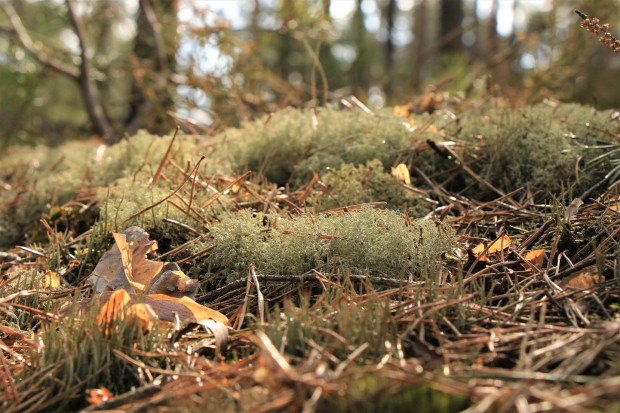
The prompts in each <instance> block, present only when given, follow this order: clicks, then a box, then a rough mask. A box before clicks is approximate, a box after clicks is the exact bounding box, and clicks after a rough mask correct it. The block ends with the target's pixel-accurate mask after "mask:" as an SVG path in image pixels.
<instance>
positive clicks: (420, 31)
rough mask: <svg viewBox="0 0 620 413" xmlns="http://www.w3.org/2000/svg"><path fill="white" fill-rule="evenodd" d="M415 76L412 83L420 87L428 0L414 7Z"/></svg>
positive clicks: (413, 85) (415, 87)
mask: <svg viewBox="0 0 620 413" xmlns="http://www.w3.org/2000/svg"><path fill="white" fill-rule="evenodd" d="M413 13H414V17H413V43H412V47H413V78H412V79H411V85H412V88H413V89H414V90H417V89H419V88H420V85H421V84H422V75H423V69H424V61H425V60H426V59H425V58H424V57H423V55H424V51H425V49H426V0H421V1H418V3H417V5H416V6H415V7H414V9H413Z"/></svg>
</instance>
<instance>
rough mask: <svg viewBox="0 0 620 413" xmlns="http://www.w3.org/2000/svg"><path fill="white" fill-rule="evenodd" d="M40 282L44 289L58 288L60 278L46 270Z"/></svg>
mask: <svg viewBox="0 0 620 413" xmlns="http://www.w3.org/2000/svg"><path fill="white" fill-rule="evenodd" d="M42 281H43V285H44V286H45V287H46V288H60V277H59V276H58V274H56V273H55V272H53V271H50V270H47V272H46V273H45V275H43V280H42Z"/></svg>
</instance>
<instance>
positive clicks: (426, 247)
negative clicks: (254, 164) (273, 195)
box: [209, 208, 454, 280]
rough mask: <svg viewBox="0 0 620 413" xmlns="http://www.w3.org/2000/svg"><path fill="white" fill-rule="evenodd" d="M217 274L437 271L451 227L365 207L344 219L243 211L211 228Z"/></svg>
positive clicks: (449, 240)
mask: <svg viewBox="0 0 620 413" xmlns="http://www.w3.org/2000/svg"><path fill="white" fill-rule="evenodd" d="M211 235H212V237H213V242H214V244H215V249H214V250H213V252H212V253H211V256H210V258H209V262H210V264H211V266H212V271H213V272H214V273H216V274H221V275H225V276H226V277H227V278H228V279H229V280H232V279H237V278H242V277H246V276H247V271H248V268H249V265H250V264H254V265H256V267H257V269H258V271H260V272H261V273H263V274H303V273H305V272H306V271H309V270H311V269H313V268H317V267H321V266H322V268H323V271H333V272H341V273H346V272H347V271H350V272H351V273H356V274H371V275H378V276H385V277H391V278H399V277H403V276H406V275H409V274H419V273H421V272H422V271H424V269H425V268H429V267H432V266H434V265H436V263H437V262H438V261H439V260H440V258H441V256H442V254H444V253H446V252H448V251H450V250H451V249H452V247H453V243H454V236H453V233H452V231H451V230H450V229H448V228H447V227H444V226H443V225H441V224H435V223H434V222H433V221H429V220H411V221H409V220H407V219H406V218H405V217H403V216H402V215H401V214H399V213H397V212H394V211H381V210H374V209H371V208H364V209H363V210H362V211H360V212H350V213H342V214H340V215H304V216H300V217H295V218H281V217H278V219H277V223H276V220H275V218H274V217H268V216H263V215H256V214H252V213H251V212H249V211H241V212H238V213H236V214H234V216H233V217H231V218H225V219H223V220H222V222H221V223H219V224H217V225H215V226H213V227H212V228H211Z"/></svg>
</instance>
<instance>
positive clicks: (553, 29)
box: [0, 0, 620, 145]
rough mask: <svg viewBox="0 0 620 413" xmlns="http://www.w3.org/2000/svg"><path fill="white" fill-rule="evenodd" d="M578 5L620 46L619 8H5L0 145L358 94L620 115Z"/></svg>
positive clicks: (519, 0)
mask: <svg viewBox="0 0 620 413" xmlns="http://www.w3.org/2000/svg"><path fill="white" fill-rule="evenodd" d="M575 8H579V9H582V10H583V11H584V12H585V13H587V14H589V15H591V16H598V17H599V18H601V20H602V21H603V22H606V23H610V25H611V31H612V33H615V34H616V36H617V35H618V32H617V30H620V22H619V20H620V3H619V2H618V1H615V0H609V1H600V0H583V1H579V2H578V1H575V0H567V1H559V0H437V1H429V0H244V1H241V0H239V1H233V0H230V1H209V0H203V1H198V0H196V1H191V0H177V1H169V0H122V1H121V0H100V1H93V0H65V1H62V0H55V1H51V0H49V1H48V0H14V1H8V0H0V108H1V110H0V136H1V139H2V142H3V145H7V144H11V143H16V142H35V141H41V140H42V141H45V142H46V143H55V142H60V141H62V140H64V139H73V138H80V137H84V136H91V135H93V134H95V135H98V136H101V137H103V138H104V139H105V140H106V141H107V142H110V143H111V142H114V141H116V140H117V139H119V137H121V136H123V134H125V133H132V132H134V131H136V130H137V129H147V130H149V131H150V132H153V133H158V134H166V133H169V132H170V130H171V129H172V127H173V126H174V125H175V124H177V123H179V124H181V125H182V126H183V127H184V128H187V129H189V130H191V131H197V132H200V133H212V132H214V131H216V130H218V129H219V128H221V127H224V126H229V125H238V124H239V123H240V122H241V121H243V120H246V119H252V118H254V117H256V116H258V115H262V114H264V113H269V112H273V111H276V110H278V109H279V108H282V107H285V106H288V105H293V106H304V105H306V106H315V105H320V104H324V103H326V102H328V101H337V100H339V99H340V98H342V97H344V96H346V95H349V94H353V95H355V96H356V97H358V98H359V99H360V100H362V101H363V102H365V103H367V104H369V105H371V106H375V107H380V106H385V105H393V104H397V103H403V102H406V101H408V100H411V99H412V97H413V96H415V95H419V94H421V93H424V91H425V90H427V87H428V86H429V85H434V86H435V87H436V88H438V89H440V90H445V91H449V92H450V93H453V94H460V95H461V96H462V97H464V98H468V97H475V96H477V95H483V94H488V93H491V94H496V95H501V96H503V97H505V98H507V99H508V100H509V101H510V102H511V103H513V104H515V105H517V104H522V103H528V102H536V101H540V100H542V99H544V98H556V99H560V100H565V101H577V102H582V103H588V104H593V105H595V106H597V107H599V108H609V107H617V106H619V100H620V97H619V95H618V93H617V91H616V88H614V87H610V85H614V84H615V83H614V82H615V81H616V80H617V78H618V70H619V67H620V59H619V58H618V56H616V55H614V54H613V53H612V52H610V50H609V49H606V48H605V47H604V45H601V44H600V43H598V42H597V41H596V39H595V38H592V37H591V36H589V35H588V33H587V32H586V31H584V30H583V29H582V28H580V27H579V22H580V19H579V17H578V16H577V15H576V14H575V13H574V9H575Z"/></svg>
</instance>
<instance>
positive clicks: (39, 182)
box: [0, 96, 620, 412]
mask: <svg viewBox="0 0 620 413" xmlns="http://www.w3.org/2000/svg"><path fill="white" fill-rule="evenodd" d="M345 106H350V108H340V109H336V108H328V109H320V110H316V111H314V110H295V109H290V110H289V109H287V110H283V111H282V112H281V113H280V112H279V113H276V114H274V115H272V116H270V117H267V118H265V119H261V120H259V121H255V122H252V123H249V124H247V125H244V126H243V127H241V128H238V129H229V130H226V131H224V132H222V133H219V134H216V135H213V136H210V135H201V131H191V130H190V132H191V133H187V134H179V135H178V136H176V134H175V137H163V138H160V137H154V136H151V135H148V134H146V133H143V132H141V133H139V134H138V135H136V136H134V137H131V138H128V139H125V140H123V141H122V142H120V143H118V144H117V145H114V146H112V147H106V146H104V145H101V144H100V143H98V142H94V141H88V142H69V143H67V144H65V145H63V146H61V147H57V148H45V147H35V148H9V150H7V151H5V152H6V153H5V154H4V155H2V158H1V159H0V162H2V165H3V167H2V170H1V171H0V208H1V209H0V231H1V234H2V235H1V238H2V239H1V240H0V248H1V250H2V252H0V320H1V322H0V372H1V373H0V383H1V385H0V388H1V391H0V409H1V410H2V411H4V412H21V411H67V410H73V411H75V410H79V409H84V410H85V411H92V410H108V411H109V410H115V411H158V412H159V411H254V412H263V411H264V412H267V411H303V412H313V411H356V412H357V411H379V410H381V411H384V412H387V411H403V410H411V409H415V411H428V412H452V411H463V410H467V411H472V412H473V411H476V412H485V411H489V412H491V411H493V412H497V411H518V412H533V411H536V412H539V411H540V412H543V411H564V410H566V411H573V412H586V411H593V410H594V411H620V403H619V402H618V397H617V394H618V392H620V359H619V358H618V354H620V353H619V350H620V334H619V332H620V285H619V261H620V196H619V195H620V194H619V192H620V184H619V183H618V176H620V122H619V120H618V118H619V114H618V113H617V112H613V111H606V112H604V111H595V110H593V109H592V108H587V107H582V106H577V105H565V104H559V103H557V102H545V103H542V104H539V105H536V106H532V107H524V108H517V109H511V108H509V107H508V105H506V104H505V103H504V102H502V101H497V100H484V101H476V102H473V101H472V102H463V101H460V100H458V99H455V98H450V97H447V96H427V97H424V98H422V99H421V100H420V101H418V102H414V103H413V104H411V105H409V106H402V107H397V108H395V109H394V111H392V110H389V111H381V112H376V113H375V112H373V111H371V110H369V109H368V108H366V107H364V106H363V105H361V104H359V103H358V101H357V100H355V99H353V100H350V101H347V105H345ZM185 127H188V125H185Z"/></svg>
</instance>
